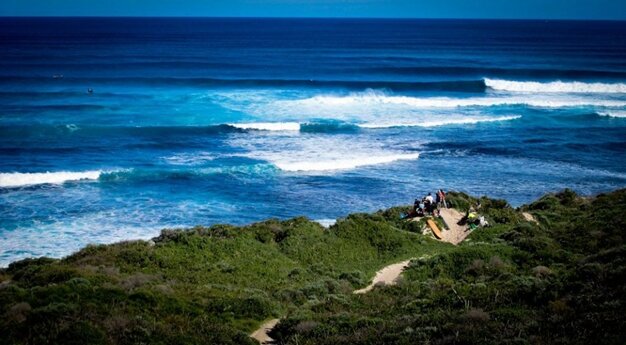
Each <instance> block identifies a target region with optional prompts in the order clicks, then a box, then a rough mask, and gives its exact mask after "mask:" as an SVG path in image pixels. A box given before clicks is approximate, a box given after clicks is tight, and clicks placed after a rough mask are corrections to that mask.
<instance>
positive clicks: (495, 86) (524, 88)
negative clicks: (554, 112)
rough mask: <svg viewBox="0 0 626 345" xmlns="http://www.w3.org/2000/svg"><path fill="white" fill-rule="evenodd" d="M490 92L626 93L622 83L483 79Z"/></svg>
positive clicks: (624, 85) (625, 86)
mask: <svg viewBox="0 0 626 345" xmlns="http://www.w3.org/2000/svg"><path fill="white" fill-rule="evenodd" d="M484 81H485V86H487V87H488V88H490V89H492V90H499V91H511V92H528V93H626V84H624V83H585V82H581V81H560V80H557V81H551V82H537V81H516V80H500V79H487V78H485V80H484Z"/></svg>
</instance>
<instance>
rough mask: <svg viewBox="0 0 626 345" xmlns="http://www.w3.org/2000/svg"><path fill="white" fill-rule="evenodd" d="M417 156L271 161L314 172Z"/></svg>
mask: <svg viewBox="0 0 626 345" xmlns="http://www.w3.org/2000/svg"><path fill="white" fill-rule="evenodd" d="M418 158H419V153H402V154H389V155H381V156H368V157H354V158H336V159H329V160H312V161H291V160H277V161H273V162H272V163H273V164H274V165H276V166H277V167H278V168H279V169H281V170H284V171H291V172H315V171H335V170H349V169H354V168H358V167H362V166H369V165H378V164H386V163H391V162H395V161H399V160H414V159H418Z"/></svg>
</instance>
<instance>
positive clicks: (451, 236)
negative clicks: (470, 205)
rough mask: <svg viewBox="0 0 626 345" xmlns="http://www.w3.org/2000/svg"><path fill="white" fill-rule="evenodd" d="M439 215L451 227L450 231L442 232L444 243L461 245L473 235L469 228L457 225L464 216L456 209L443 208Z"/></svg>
mask: <svg viewBox="0 0 626 345" xmlns="http://www.w3.org/2000/svg"><path fill="white" fill-rule="evenodd" d="M439 214H441V217H442V218H443V220H444V221H445V222H446V224H447V225H448V227H449V229H448V230H443V231H441V234H442V235H443V238H442V239H441V240H442V241H445V242H450V243H452V244H459V243H461V242H462V241H463V240H464V239H465V238H466V237H467V236H468V235H469V234H470V233H471V232H470V231H467V226H465V225H458V224H457V223H458V222H459V221H460V220H461V218H463V214H462V213H461V212H459V211H457V210H456V209H454V208H442V209H441V210H439Z"/></svg>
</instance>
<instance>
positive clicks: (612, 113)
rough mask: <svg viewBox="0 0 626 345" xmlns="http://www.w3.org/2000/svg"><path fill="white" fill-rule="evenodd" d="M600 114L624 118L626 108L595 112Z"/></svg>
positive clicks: (625, 116)
mask: <svg viewBox="0 0 626 345" xmlns="http://www.w3.org/2000/svg"><path fill="white" fill-rule="evenodd" d="M596 114H598V115H600V116H607V117H618V118H626V110H609V111H603V112H597V113H596Z"/></svg>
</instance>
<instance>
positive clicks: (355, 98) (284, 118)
mask: <svg viewBox="0 0 626 345" xmlns="http://www.w3.org/2000/svg"><path fill="white" fill-rule="evenodd" d="M214 101H215V102H217V103H219V104H220V105H221V106H223V107H225V108H228V109H232V110H235V111H240V112H244V113H246V114H249V115H252V116H255V117H257V118H259V119H262V122H261V124H262V125H259V124H253V125H251V124H234V125H236V126H239V127H240V128H252V129H254V128H257V129H264V130H275V131H279V130H283V131H297V130H298V129H299V128H300V124H301V123H307V122H310V121H316V120H318V119H328V120H334V121H341V122H345V123H370V124H380V123H381V121H383V120H384V121H385V123H388V124H421V123H426V122H431V121H433V122H435V124H434V125H437V123H439V121H448V120H449V119H450V118H451V115H455V114H452V113H454V112H456V113H457V114H456V115H462V116H466V117H467V116H475V117H477V118H482V117H483V115H484V114H482V113H481V112H484V111H485V109H483V108H486V107H493V106H526V107H533V108H548V109H552V108H574V107H590V106H591V107H604V108H606V107H609V108H618V107H626V99H615V98H610V97H599V96H598V95H597V94H595V95H593V96H590V95H580V94H579V95H577V94H532V95H531V94H528V95H526V94H516V95H494V94H487V95H485V96H480V97H412V96H402V95H395V94H393V93H389V92H383V91H377V90H367V91H363V92H351V93H324V94H313V95H312V94H310V93H298V94H284V93H280V92H275V93H268V92H259V93H256V92H253V91H249V92H240V93H228V92H225V93H221V94H219V95H218V96H215V98H214ZM455 121H456V120H455ZM458 121H460V120H458ZM464 121H468V120H464ZM266 123H269V124H268V125H266ZM444 123H445V122H444ZM394 126H395V125H394Z"/></svg>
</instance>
